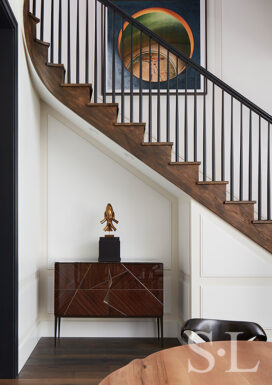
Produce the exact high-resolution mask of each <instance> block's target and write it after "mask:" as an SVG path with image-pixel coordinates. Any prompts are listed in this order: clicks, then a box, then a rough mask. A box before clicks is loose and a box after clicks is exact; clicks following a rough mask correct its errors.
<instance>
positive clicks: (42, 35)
mask: <svg viewBox="0 0 272 385" xmlns="http://www.w3.org/2000/svg"><path fill="white" fill-rule="evenodd" d="M43 37H44V0H41V31H40V39H41V40H42V41H43Z"/></svg>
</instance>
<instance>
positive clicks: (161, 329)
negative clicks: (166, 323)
mask: <svg viewBox="0 0 272 385" xmlns="http://www.w3.org/2000/svg"><path fill="white" fill-rule="evenodd" d="M160 321H161V346H162V348H163V317H161V320H160Z"/></svg>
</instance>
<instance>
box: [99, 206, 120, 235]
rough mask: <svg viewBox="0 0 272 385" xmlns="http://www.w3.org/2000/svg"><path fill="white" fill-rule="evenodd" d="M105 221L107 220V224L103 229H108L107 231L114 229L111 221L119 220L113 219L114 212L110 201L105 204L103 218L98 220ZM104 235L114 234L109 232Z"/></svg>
mask: <svg viewBox="0 0 272 385" xmlns="http://www.w3.org/2000/svg"><path fill="white" fill-rule="evenodd" d="M105 222H107V224H106V226H105V227H104V231H108V232H109V233H110V232H111V231H116V227H115V226H114V224H113V223H112V222H115V223H119V221H117V220H116V219H115V213H114V211H113V208H112V205H111V204H110V203H108V204H107V207H106V211H105V213H104V219H103V220H102V221H100V223H101V224H102V223H105ZM105 237H114V235H110V234H109V235H105Z"/></svg>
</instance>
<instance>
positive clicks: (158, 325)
mask: <svg viewBox="0 0 272 385" xmlns="http://www.w3.org/2000/svg"><path fill="white" fill-rule="evenodd" d="M157 328H158V340H160V318H159V317H157Z"/></svg>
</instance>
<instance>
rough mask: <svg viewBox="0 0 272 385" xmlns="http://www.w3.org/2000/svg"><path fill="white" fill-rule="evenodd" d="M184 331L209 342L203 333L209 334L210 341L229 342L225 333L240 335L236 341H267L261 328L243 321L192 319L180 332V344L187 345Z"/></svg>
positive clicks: (229, 337)
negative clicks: (193, 333) (195, 334)
mask: <svg viewBox="0 0 272 385" xmlns="http://www.w3.org/2000/svg"><path fill="white" fill-rule="evenodd" d="M186 331H192V332H195V333H197V334H198V335H199V336H200V337H201V338H202V339H203V340H204V341H206V342H209V341H210V340H209V337H208V336H206V335H205V334H201V332H204V333H211V341H226V340H230V339H231V336H230V334H227V333H230V332H232V333H239V332H240V333H241V334H239V335H238V336H237V339H238V340H240V341H241V340H242V341H247V340H250V339H252V338H254V340H255V341H267V336H266V333H265V331H264V330H263V328H262V327H261V326H260V325H258V324H257V323H254V322H245V321H225V320H214V319H201V318H193V319H190V320H188V321H187V322H185V324H184V326H183V328H182V330H181V339H182V343H184V344H187V343H188V342H189V338H188V336H187V335H186V333H185V332H186Z"/></svg>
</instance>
